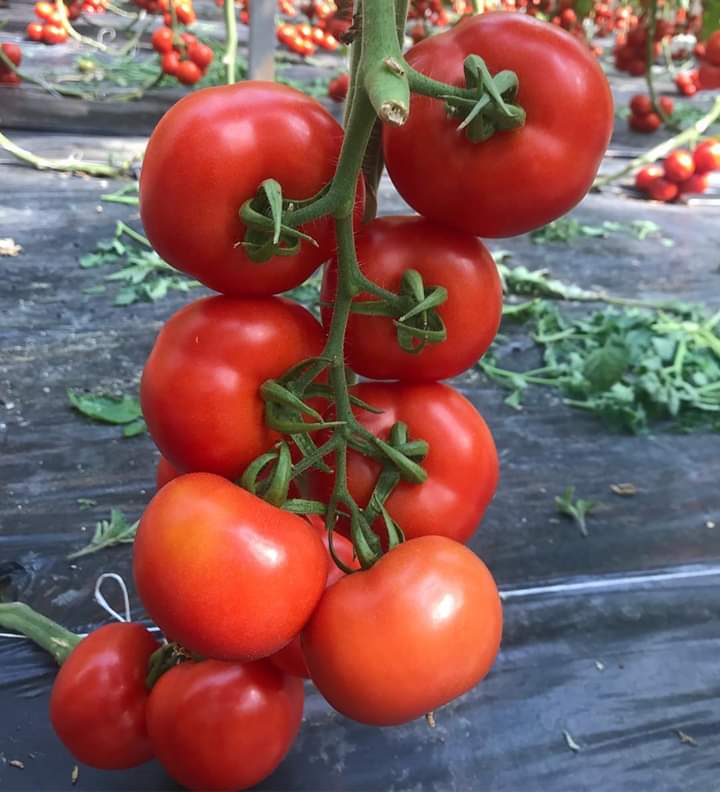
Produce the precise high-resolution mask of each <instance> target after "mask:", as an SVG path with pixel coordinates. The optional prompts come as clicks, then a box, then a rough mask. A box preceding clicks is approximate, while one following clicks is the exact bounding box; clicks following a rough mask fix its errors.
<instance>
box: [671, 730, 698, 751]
mask: <svg viewBox="0 0 720 792" xmlns="http://www.w3.org/2000/svg"><path fill="white" fill-rule="evenodd" d="M675 734H677V736H678V739H679V740H680V742H681V743H682V744H683V745H692V746H693V747H697V745H698V741H697V740H696V739H695V738H694V737H691V736H690V735H689V734H686V733H685V732H684V731H683V730H682V729H675Z"/></svg>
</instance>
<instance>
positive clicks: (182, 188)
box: [140, 81, 342, 296]
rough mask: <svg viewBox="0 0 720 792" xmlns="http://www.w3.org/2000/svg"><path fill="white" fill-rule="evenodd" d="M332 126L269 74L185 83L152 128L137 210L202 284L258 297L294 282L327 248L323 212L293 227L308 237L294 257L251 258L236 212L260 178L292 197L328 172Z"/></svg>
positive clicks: (173, 259)
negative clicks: (231, 81)
mask: <svg viewBox="0 0 720 792" xmlns="http://www.w3.org/2000/svg"><path fill="white" fill-rule="evenodd" d="M341 143H342V129H341V128H340V125H339V124H338V123H337V122H336V121H335V119H333V117H332V116H331V115H330V114H329V113H328V112H327V111H326V110H325V109H324V108H323V107H322V105H321V104H320V103H319V102H317V101H316V100H315V99H312V98H311V97H309V96H307V95H305V94H303V93H301V92H300V91H296V90H295V89H293V88H288V87H286V86H283V85H279V84H277V83H270V82H258V81H246V82H241V83H237V84H235V85H225V86H217V87H213V88H205V89H203V90H200V91H195V92H194V93H192V94H190V95H189V96H186V97H184V98H183V99H181V100H180V101H179V102H178V103H177V104H175V105H173V107H171V108H170V110H168V112H167V113H166V114H165V115H164V116H163V117H162V119H161V120H160V122H159V123H158V125H157V126H156V127H155V130H154V131H153V134H152V136H151V138H150V142H149V143H148V147H147V151H146V152H145V157H144V159H143V167H142V173H141V175H140V215H141V218H142V222H143V225H144V227H145V232H146V233H147V236H148V239H149V240H150V241H151V242H152V245H153V247H154V248H155V249H156V250H157V252H158V253H159V254H160V256H162V258H164V259H165V260H166V261H167V262H168V263H170V264H172V265H173V266H174V267H176V268H177V269H179V270H182V271H183V272H186V273H188V274H189V275H192V276H194V277H195V278H197V279H198V280H200V281H202V282H203V283H204V284H205V285H206V286H209V287H210V288H211V289H215V290H216V291H219V292H222V293H224V294H230V295H234V296H260V295H267V294H274V293H277V292H282V291H286V290H287V289H291V288H293V287H294V286H297V285H298V284H300V283H302V282H303V281H304V280H305V279H306V278H307V277H308V276H309V275H311V274H312V272H313V271H314V270H315V269H316V268H317V267H318V266H319V265H320V264H322V262H323V261H325V260H327V259H328V258H329V256H330V255H331V254H332V252H333V248H334V234H333V229H332V223H331V220H330V219H329V218H323V219H321V220H319V221H316V222H313V223H310V224H308V225H307V226H303V227H302V230H303V231H305V232H306V233H308V234H310V235H311V236H312V237H313V238H314V239H315V240H316V241H317V242H318V247H315V246H313V245H311V244H309V243H307V242H304V243H303V244H302V247H301V249H300V252H299V253H298V254H297V255H294V256H276V257H274V258H273V259H271V260H270V261H267V262H265V263H262V264H258V263H255V262H253V261H251V260H250V259H249V258H248V257H247V255H246V254H245V249H244V248H243V247H242V245H241V244H240V243H242V241H243V238H244V235H245V226H244V225H243V224H242V223H241V222H240V218H239V215H238V212H239V210H240V207H241V206H242V204H243V203H245V201H247V200H249V199H251V198H253V197H254V196H255V194H256V192H257V190H258V188H259V187H260V184H261V183H262V182H263V181H264V180H266V179H275V180H277V181H278V182H279V183H280V185H281V186H282V189H283V196H284V197H285V198H288V199H295V200H301V199H305V198H310V197H312V196H313V195H315V193H317V192H318V191H319V190H320V189H321V188H322V187H323V186H324V185H325V184H327V183H328V182H329V181H330V179H331V178H332V176H333V173H334V171H335V166H336V164H337V159H338V154H339V152H340V146H341Z"/></svg>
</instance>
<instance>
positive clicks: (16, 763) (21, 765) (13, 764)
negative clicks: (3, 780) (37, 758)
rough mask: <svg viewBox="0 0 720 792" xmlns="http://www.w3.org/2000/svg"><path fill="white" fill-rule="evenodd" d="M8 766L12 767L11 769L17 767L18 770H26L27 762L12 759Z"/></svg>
mask: <svg viewBox="0 0 720 792" xmlns="http://www.w3.org/2000/svg"><path fill="white" fill-rule="evenodd" d="M8 764H9V765H10V767H15V768H17V769H18V770H24V769H25V762H21V761H20V760H19V759H10V761H9V762H8Z"/></svg>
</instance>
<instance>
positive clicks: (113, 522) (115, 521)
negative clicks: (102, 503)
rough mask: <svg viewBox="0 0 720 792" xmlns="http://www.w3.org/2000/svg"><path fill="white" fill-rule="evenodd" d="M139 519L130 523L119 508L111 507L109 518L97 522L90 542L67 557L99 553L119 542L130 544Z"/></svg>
mask: <svg viewBox="0 0 720 792" xmlns="http://www.w3.org/2000/svg"><path fill="white" fill-rule="evenodd" d="M138 525H139V521H137V522H134V523H132V524H130V523H128V521H127V519H126V518H125V515H124V514H123V513H122V512H121V511H120V510H119V509H111V511H110V519H109V520H100V522H98V523H96V524H95V534H94V535H93V538H92V540H91V541H90V544H88V545H86V546H85V547H83V548H82V549H81V550H76V551H75V552H74V553H70V554H69V555H68V556H67V558H68V560H73V559H75V558H81V557H82V556H86V555H90V554H92V553H97V552H99V551H100V550H105V549H106V548H108V547H113V546H114V545H117V544H129V543H130V542H132V541H134V539H135V533H136V532H137V527H138Z"/></svg>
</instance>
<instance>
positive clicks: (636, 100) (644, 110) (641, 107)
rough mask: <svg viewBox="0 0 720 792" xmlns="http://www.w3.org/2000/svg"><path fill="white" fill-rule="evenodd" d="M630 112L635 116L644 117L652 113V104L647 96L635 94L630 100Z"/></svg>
mask: <svg viewBox="0 0 720 792" xmlns="http://www.w3.org/2000/svg"><path fill="white" fill-rule="evenodd" d="M630 112H631V113H634V114H635V115H637V116H645V115H648V113H652V112H653V106H652V102H651V101H650V97H649V96H648V95H647V94H635V96H633V98H632V99H631V100H630Z"/></svg>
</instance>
